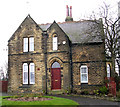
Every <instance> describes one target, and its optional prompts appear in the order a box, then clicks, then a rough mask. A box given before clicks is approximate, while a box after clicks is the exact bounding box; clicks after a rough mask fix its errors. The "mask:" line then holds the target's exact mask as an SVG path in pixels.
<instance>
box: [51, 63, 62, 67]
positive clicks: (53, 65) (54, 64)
mask: <svg viewBox="0 0 120 107" xmlns="http://www.w3.org/2000/svg"><path fill="white" fill-rule="evenodd" d="M52 68H60V64H59V63H58V62H54V63H53V64H52Z"/></svg>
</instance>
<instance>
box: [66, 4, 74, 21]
mask: <svg viewBox="0 0 120 107" xmlns="http://www.w3.org/2000/svg"><path fill="white" fill-rule="evenodd" d="M66 13H67V14H66V19H65V21H73V18H72V6H70V13H69V7H68V5H66Z"/></svg>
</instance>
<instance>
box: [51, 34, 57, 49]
mask: <svg viewBox="0 0 120 107" xmlns="http://www.w3.org/2000/svg"><path fill="white" fill-rule="evenodd" d="M52 43H53V51H56V50H58V37H57V36H53V42H52Z"/></svg>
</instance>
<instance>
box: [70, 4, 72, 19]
mask: <svg viewBox="0 0 120 107" xmlns="http://www.w3.org/2000/svg"><path fill="white" fill-rule="evenodd" d="M70 17H72V6H70Z"/></svg>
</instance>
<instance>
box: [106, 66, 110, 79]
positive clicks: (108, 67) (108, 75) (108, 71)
mask: <svg viewBox="0 0 120 107" xmlns="http://www.w3.org/2000/svg"><path fill="white" fill-rule="evenodd" d="M107 77H108V78H109V77H110V65H109V64H107Z"/></svg>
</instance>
